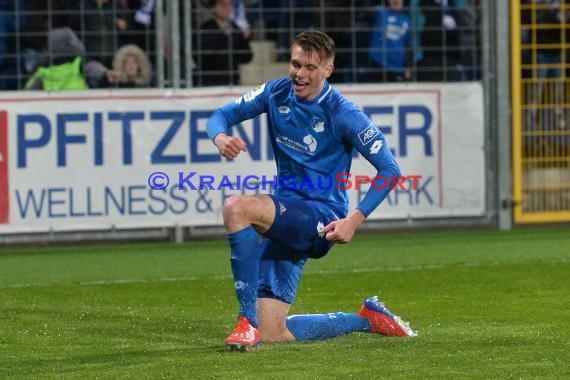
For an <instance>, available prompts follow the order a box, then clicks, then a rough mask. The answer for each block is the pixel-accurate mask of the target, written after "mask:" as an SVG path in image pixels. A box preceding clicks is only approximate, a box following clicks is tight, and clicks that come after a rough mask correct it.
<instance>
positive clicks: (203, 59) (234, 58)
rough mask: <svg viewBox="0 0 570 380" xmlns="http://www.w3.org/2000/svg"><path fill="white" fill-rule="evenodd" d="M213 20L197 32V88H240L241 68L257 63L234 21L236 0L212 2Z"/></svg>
mask: <svg viewBox="0 0 570 380" xmlns="http://www.w3.org/2000/svg"><path fill="white" fill-rule="evenodd" d="M207 5H208V8H209V9H210V11H211V15H212V17H211V18H210V19H209V20H207V21H205V22H203V23H202V24H201V25H200V28H199V29H198V31H197V32H196V43H195V44H194V47H195V50H194V52H195V55H194V62H195V63H196V68H197V71H198V73H199V74H198V76H197V78H196V81H195V83H196V85H197V86H216V85H218V86H220V85H237V84H239V83H240V75H239V64H243V63H248V62H250V61H251V60H252V59H253V52H252V50H251V46H250V44H249V40H248V39H246V38H245V37H244V35H243V33H242V31H241V30H240V29H239V27H238V26H237V25H236V24H235V23H234V22H233V21H232V20H231V15H232V12H233V3H232V0H209V1H208V4H207Z"/></svg>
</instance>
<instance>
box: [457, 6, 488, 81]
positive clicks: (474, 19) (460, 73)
mask: <svg viewBox="0 0 570 380" xmlns="http://www.w3.org/2000/svg"><path fill="white" fill-rule="evenodd" d="M475 1H476V0H471V1H470V2H468V3H466V4H465V5H463V6H461V7H459V6H456V7H455V8H454V9H453V10H452V12H451V14H452V15H453V17H454V18H455V20H457V33H458V35H457V38H458V43H457V46H458V58H459V60H458V61H457V65H456V69H457V71H456V73H455V74H456V77H455V79H457V80H469V81H472V80H479V79H481V70H480V67H481V60H480V59H479V57H480V55H481V53H480V49H479V39H478V37H477V30H479V17H478V14H477V11H476V10H475V7H474V6H473V3H474V2H475Z"/></svg>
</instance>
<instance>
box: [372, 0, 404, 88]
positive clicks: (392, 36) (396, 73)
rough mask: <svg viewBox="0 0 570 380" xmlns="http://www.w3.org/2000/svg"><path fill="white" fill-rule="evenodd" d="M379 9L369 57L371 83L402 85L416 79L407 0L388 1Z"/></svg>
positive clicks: (373, 28) (375, 18)
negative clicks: (413, 71) (413, 74)
mask: <svg viewBox="0 0 570 380" xmlns="http://www.w3.org/2000/svg"><path fill="white" fill-rule="evenodd" d="M387 4H388V7H386V6H384V5H382V6H378V7H377V8H376V10H375V17H374V22H373V24H372V35H371V38H370V47H369V52H368V57H369V59H370V62H371V65H370V68H371V70H370V72H369V73H368V81H370V82H402V81H409V80H410V79H412V72H411V69H410V67H411V65H412V59H413V54H412V49H411V42H412V31H411V25H412V23H411V19H410V17H409V16H408V14H407V13H406V12H405V11H404V0H387Z"/></svg>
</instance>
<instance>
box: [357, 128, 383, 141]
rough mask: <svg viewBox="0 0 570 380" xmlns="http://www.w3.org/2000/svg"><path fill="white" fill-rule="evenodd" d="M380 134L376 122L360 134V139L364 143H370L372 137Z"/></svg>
mask: <svg viewBox="0 0 570 380" xmlns="http://www.w3.org/2000/svg"><path fill="white" fill-rule="evenodd" d="M379 134H380V131H379V130H378V128H376V126H375V125H374V124H370V125H369V126H368V127H367V128H366V129H365V130H363V131H362V132H360V133H359V134H358V139H359V140H360V143H361V144H362V145H366V144H368V143H369V142H370V141H372V139H373V138H374V137H376V136H378V135H379Z"/></svg>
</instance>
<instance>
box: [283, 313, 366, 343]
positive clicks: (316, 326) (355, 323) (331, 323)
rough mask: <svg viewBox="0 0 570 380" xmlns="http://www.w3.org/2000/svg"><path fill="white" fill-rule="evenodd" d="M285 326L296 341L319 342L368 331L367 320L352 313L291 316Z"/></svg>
mask: <svg viewBox="0 0 570 380" xmlns="http://www.w3.org/2000/svg"><path fill="white" fill-rule="evenodd" d="M286 324H287V328H288V329H289V331H291V334H293V336H294V337H295V339H297V340H298V341H304V340H321V339H328V338H334V337H337V336H341V335H347V334H350V333H353V332H357V331H361V332H369V331H370V323H369V322H368V320H367V319H366V318H363V317H360V316H358V315H356V314H352V313H329V314H304V315H292V316H290V317H288V318H287V321H286Z"/></svg>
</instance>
